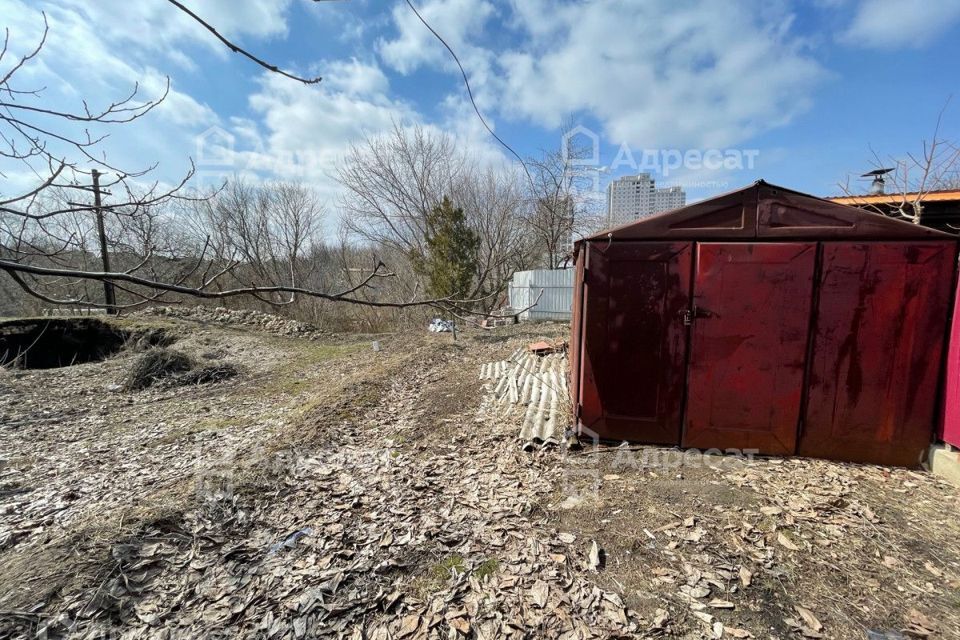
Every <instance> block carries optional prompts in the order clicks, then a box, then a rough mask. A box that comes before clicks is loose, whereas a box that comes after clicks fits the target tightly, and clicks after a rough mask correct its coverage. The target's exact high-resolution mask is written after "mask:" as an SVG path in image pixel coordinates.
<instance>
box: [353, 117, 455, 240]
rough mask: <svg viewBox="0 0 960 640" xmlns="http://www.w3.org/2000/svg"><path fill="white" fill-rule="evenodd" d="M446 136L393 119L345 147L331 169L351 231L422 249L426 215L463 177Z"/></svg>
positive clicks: (425, 229) (366, 237) (369, 237)
mask: <svg viewBox="0 0 960 640" xmlns="http://www.w3.org/2000/svg"><path fill="white" fill-rule="evenodd" d="M464 166H465V158H464V157H463V155H462V154H460V153H458V152H457V151H456V147H455V144H454V141H453V139H452V138H451V137H449V136H447V135H444V134H441V133H435V132H433V131H430V130H427V129H424V128H423V127H420V126H413V127H406V128H405V127H403V126H401V125H400V124H399V123H396V122H395V123H394V125H393V129H392V130H391V131H389V132H388V133H387V134H384V135H380V136H374V137H367V138H366V139H364V140H363V141H361V142H360V143H358V144H354V145H352V146H351V147H350V150H349V151H348V152H347V154H346V157H345V158H344V161H343V163H342V164H341V165H340V168H339V170H338V173H337V177H338V180H339V182H340V184H341V185H343V187H344V188H345V190H346V195H345V196H344V198H343V199H342V201H341V209H342V210H343V212H344V223H345V224H346V227H347V229H348V230H349V231H350V232H351V233H353V234H354V235H356V236H358V237H360V238H363V239H365V240H367V241H369V242H372V243H374V244H376V245H382V246H385V247H391V248H394V249H397V250H399V251H401V252H404V253H412V252H418V253H421V254H422V253H423V251H424V244H423V243H424V237H425V235H426V231H427V216H428V215H429V213H430V211H432V210H433V208H434V207H436V206H437V205H438V204H439V203H440V201H441V200H442V199H443V196H444V195H445V194H450V193H451V192H452V191H453V190H454V188H455V186H456V185H457V184H458V183H459V182H460V180H461V178H462V177H463V173H464Z"/></svg>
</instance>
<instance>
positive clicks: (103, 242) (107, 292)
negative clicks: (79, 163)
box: [91, 169, 117, 314]
mask: <svg viewBox="0 0 960 640" xmlns="http://www.w3.org/2000/svg"><path fill="white" fill-rule="evenodd" d="M91 174H92V176H93V212H94V214H96V216H97V233H98V234H100V259H101V261H102V262H103V272H104V273H110V251H109V250H108V249H107V232H106V230H105V229H104V227H103V209H102V208H101V206H102V205H101V202H100V172H99V171H97V170H96V169H93V170H92V173H91ZM103 303H104V304H105V305H107V313H109V314H115V313H116V312H117V298H116V295H115V293H114V291H113V283H112V282H110V281H109V280H104V281H103Z"/></svg>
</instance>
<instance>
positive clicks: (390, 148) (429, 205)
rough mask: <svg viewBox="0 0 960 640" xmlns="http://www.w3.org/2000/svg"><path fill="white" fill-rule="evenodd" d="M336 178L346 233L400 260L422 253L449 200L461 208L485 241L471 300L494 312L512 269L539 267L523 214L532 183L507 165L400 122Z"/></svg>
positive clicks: (367, 143)
mask: <svg viewBox="0 0 960 640" xmlns="http://www.w3.org/2000/svg"><path fill="white" fill-rule="evenodd" d="M338 177H339V180H340V183H341V184H342V185H343V186H344V187H345V190H346V194H347V195H346V196H345V198H344V199H343V201H342V204H341V208H342V210H343V212H344V224H345V226H346V228H347V229H348V231H349V232H350V233H351V234H352V235H354V236H355V237H358V238H360V239H362V240H363V241H365V242H367V243H369V244H370V245H372V246H380V247H384V248H389V249H391V250H393V251H395V252H397V253H398V254H400V255H407V256H417V255H424V254H425V252H426V247H425V244H424V241H425V238H426V236H427V231H428V229H427V220H428V216H429V214H430V212H431V211H432V210H433V208H434V207H436V206H437V205H438V204H439V203H440V202H441V200H442V199H443V197H444V196H447V197H449V198H450V199H451V200H452V201H453V203H454V205H455V206H456V207H458V208H462V209H463V211H464V214H465V216H466V218H467V223H468V225H469V226H470V228H471V229H472V230H473V231H474V232H476V233H477V235H478V236H479V238H480V249H479V256H478V257H479V260H478V265H477V269H476V273H475V275H474V280H473V286H472V292H471V295H470V296H469V297H470V298H472V299H483V300H484V301H485V302H484V304H483V305H482V306H483V307H485V308H487V309H488V310H489V309H492V308H493V307H494V306H496V305H497V304H498V303H499V302H500V297H501V296H502V294H503V293H504V292H505V291H506V287H507V283H508V281H509V279H510V277H511V276H512V274H513V272H514V271H516V270H518V269H524V268H529V267H531V266H532V265H533V264H534V259H533V253H534V239H535V237H536V235H535V233H531V229H530V227H529V221H528V220H527V219H526V218H525V217H524V215H523V211H524V208H525V207H527V206H528V202H527V201H528V198H529V196H528V194H527V191H526V190H525V189H524V187H523V185H524V183H525V181H526V178H524V177H523V176H522V175H521V174H520V173H519V172H518V171H516V170H515V169H512V168H507V167H492V166H491V167H482V166H477V164H476V163H475V162H472V161H471V160H470V159H469V158H468V157H467V156H466V155H465V154H464V153H462V152H461V151H458V150H457V147H456V141H455V140H454V139H453V138H452V137H450V136H448V135H446V134H443V133H436V132H434V131H431V130H427V129H424V128H422V127H417V126H413V127H407V128H405V127H402V126H400V125H399V124H395V125H394V127H393V129H392V130H391V131H390V132H388V133H387V134H385V135H382V136H377V137H371V138H367V139H365V140H363V141H362V142H361V143H359V144H357V145H354V146H353V147H352V148H351V149H350V151H349V152H348V153H347V157H346V158H345V161H344V162H343V164H342V165H341V166H340V169H339V173H338Z"/></svg>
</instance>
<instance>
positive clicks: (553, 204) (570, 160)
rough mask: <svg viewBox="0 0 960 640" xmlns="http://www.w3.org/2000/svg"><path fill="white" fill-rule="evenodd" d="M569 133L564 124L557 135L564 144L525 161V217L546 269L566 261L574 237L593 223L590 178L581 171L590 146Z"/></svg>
mask: <svg viewBox="0 0 960 640" xmlns="http://www.w3.org/2000/svg"><path fill="white" fill-rule="evenodd" d="M571 132H572V127H571V126H570V125H564V127H563V128H562V134H561V135H562V139H563V140H565V141H566V144H562V145H561V146H560V147H559V148H556V149H548V150H543V151H542V152H541V154H540V155H539V156H538V157H535V158H529V159H528V160H527V167H528V168H529V173H530V181H529V193H528V203H527V207H526V215H525V220H526V223H527V226H528V228H529V229H530V232H531V233H532V234H533V235H534V237H535V238H536V241H537V244H538V245H539V252H540V254H541V256H542V258H541V260H542V263H545V266H546V267H547V268H549V269H555V268H557V267H559V266H562V265H563V264H564V263H566V262H567V261H568V260H569V258H570V252H571V250H572V248H573V240H574V239H575V236H576V235H577V234H579V233H582V232H583V231H584V230H585V229H586V228H587V227H589V226H590V225H591V224H593V218H594V213H593V211H592V210H591V204H592V200H591V198H590V197H589V194H590V188H591V186H592V184H591V183H592V181H591V178H590V177H589V175H588V174H587V173H585V172H583V171H582V170H581V167H582V162H583V161H584V160H585V159H587V158H589V157H591V156H592V154H593V149H592V147H590V146H589V145H588V144H586V143H584V142H583V141H582V140H579V139H578V137H577V136H573V135H570V134H571Z"/></svg>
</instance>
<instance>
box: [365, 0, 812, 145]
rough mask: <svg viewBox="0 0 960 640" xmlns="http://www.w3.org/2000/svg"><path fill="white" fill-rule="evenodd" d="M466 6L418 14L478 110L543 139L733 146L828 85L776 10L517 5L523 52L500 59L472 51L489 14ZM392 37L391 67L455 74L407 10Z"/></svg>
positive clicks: (546, 0) (521, 1)
mask: <svg viewBox="0 0 960 640" xmlns="http://www.w3.org/2000/svg"><path fill="white" fill-rule="evenodd" d="M461 4H462V3H461V2H459V0H432V1H430V2H427V3H425V4H424V5H423V7H424V8H423V12H424V14H425V17H426V18H427V20H428V21H429V22H431V24H432V26H434V28H435V29H437V31H438V32H439V33H440V34H441V35H442V36H443V37H444V38H448V41H449V42H450V43H451V46H453V47H454V50H455V51H457V53H458V55H460V56H461V59H462V60H464V64H465V66H466V67H467V70H468V73H469V75H470V80H471V84H472V85H473V87H474V92H475V94H476V95H477V96H478V101H479V102H480V105H481V108H482V109H484V110H491V109H493V110H497V111H499V114H500V115H501V116H506V117H509V118H513V119H521V120H528V121H530V122H533V123H535V124H538V125H541V126H543V127H546V128H555V127H557V126H559V125H560V124H561V123H562V122H563V121H564V120H565V119H567V118H568V117H569V116H571V115H573V116H575V117H577V116H582V115H589V116H593V117H594V118H596V119H597V120H598V121H599V122H600V123H601V124H602V126H603V128H604V130H605V133H606V136H607V138H608V139H609V140H610V141H613V142H616V143H620V142H627V143H628V144H631V145H640V146H647V147H657V146H664V145H672V146H698V147H704V146H706V147H710V146H723V145H730V144H736V143H737V142H739V141H742V140H744V139H746V138H748V137H750V136H752V135H754V134H757V133H759V132H762V131H765V130H768V129H770V128H773V127H776V126H780V125H782V124H785V123H786V122H789V121H790V120H791V119H792V118H793V117H794V116H795V115H797V114H798V113H800V112H802V111H803V110H804V109H805V108H807V107H808V106H809V104H810V101H809V98H808V96H809V95H810V93H811V91H812V89H813V87H814V86H815V85H816V84H817V82H818V81H819V80H821V79H822V78H823V77H824V75H825V72H824V71H823V69H822V68H821V66H820V65H819V64H818V63H817V62H816V61H815V60H814V58H813V56H812V54H811V53H810V52H809V51H808V50H807V48H806V46H805V42H804V41H803V40H802V39H801V38H799V37H797V36H795V35H793V34H792V31H791V28H792V21H793V17H792V15H791V14H790V13H789V12H788V11H786V10H785V9H783V7H782V6H781V3H774V4H773V5H770V4H759V3H756V2H753V1H751V0H743V1H740V2H724V3H717V2H708V1H706V0H699V1H695V2H683V3H680V2H676V3H668V2H655V3H654V2H643V3H641V2H631V1H628V0H619V1H611V2H588V3H569V2H564V1H563V0H513V2H512V5H511V10H510V13H509V15H507V16H505V17H504V18H503V22H504V24H505V25H506V26H507V27H509V28H511V29H512V30H513V31H514V33H513V37H512V38H511V39H510V41H511V42H516V41H517V38H518V37H519V39H520V40H521V41H522V44H520V45H519V46H517V45H515V46H512V47H507V48H501V49H500V50H493V49H492V48H484V46H483V44H482V43H481V42H480V41H479V36H480V35H481V34H482V31H483V30H482V27H483V25H484V24H485V23H486V22H487V20H488V19H489V18H490V16H491V12H492V8H482V5H481V8H480V9H479V10H476V9H474V10H473V11H471V10H470V8H469V7H465V6H461ZM394 26H395V28H396V29H397V32H398V35H397V37H396V38H395V39H393V40H388V41H382V42H381V43H380V47H379V53H380V55H381V56H382V57H383V58H384V60H385V61H386V62H387V63H388V64H390V65H391V66H393V67H394V68H396V69H398V70H400V71H401V72H409V71H410V70H412V69H415V68H417V67H418V66H420V65H427V64H429V65H433V66H436V67H439V68H445V69H447V70H450V69H451V67H450V61H449V54H447V57H443V54H444V53H445V52H444V51H443V50H442V49H440V48H438V47H440V45H439V43H437V42H436V41H435V40H434V41H433V42H432V43H431V42H430V39H431V38H432V37H433V36H432V35H431V34H430V33H429V32H428V31H427V30H426V29H425V28H424V27H423V25H422V24H420V23H419V22H418V21H416V16H414V15H413V14H412V12H410V11H409V10H408V9H407V10H405V6H404V5H402V4H401V5H399V6H397V7H396V8H395V9H394ZM491 29H492V28H491ZM461 91H462V88H460V87H458V89H457V92H458V93H460V92H461ZM491 115H492V114H491Z"/></svg>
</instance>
